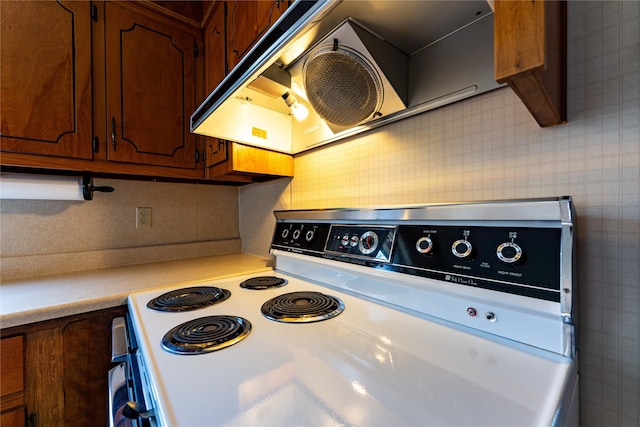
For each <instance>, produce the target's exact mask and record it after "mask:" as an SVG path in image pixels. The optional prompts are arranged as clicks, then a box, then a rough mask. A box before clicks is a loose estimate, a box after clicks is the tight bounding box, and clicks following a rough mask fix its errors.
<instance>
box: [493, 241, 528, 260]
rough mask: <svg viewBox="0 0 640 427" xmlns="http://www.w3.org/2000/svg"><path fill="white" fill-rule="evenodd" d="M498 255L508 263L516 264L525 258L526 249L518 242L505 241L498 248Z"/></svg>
mask: <svg viewBox="0 0 640 427" xmlns="http://www.w3.org/2000/svg"><path fill="white" fill-rule="evenodd" d="M496 255H497V256H498V259H499V260H500V261H502V262H504V263H506V264H516V263H517V262H518V261H522V260H523V255H524V251H523V250H522V248H521V247H520V245H518V244H517V243H513V242H504V243H502V244H501V245H500V246H498V249H496Z"/></svg>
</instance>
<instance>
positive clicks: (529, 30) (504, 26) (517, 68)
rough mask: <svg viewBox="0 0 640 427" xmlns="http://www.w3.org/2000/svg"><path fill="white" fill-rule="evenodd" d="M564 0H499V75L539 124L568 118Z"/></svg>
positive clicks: (497, 20) (552, 123)
mask: <svg viewBox="0 0 640 427" xmlns="http://www.w3.org/2000/svg"><path fill="white" fill-rule="evenodd" d="M566 7H567V5H566V2H565V1H543V0H533V1H509V0H497V1H496V2H495V19H494V38H495V78H496V81H498V83H507V84H509V86H510V87H511V88H512V89H513V90H514V92H515V93H516V94H517V95H518V96H519V97H520V99H522V102H523V103H524V104H525V106H526V107H527V108H528V109H529V111H530V112H531V114H532V115H533V117H534V118H535V119H536V121H537V122H538V124H539V125H540V126H552V125H557V124H560V123H565V122H566V120H567V83H566V81H567V66H566V57H567V52H566V51H567V9H566Z"/></svg>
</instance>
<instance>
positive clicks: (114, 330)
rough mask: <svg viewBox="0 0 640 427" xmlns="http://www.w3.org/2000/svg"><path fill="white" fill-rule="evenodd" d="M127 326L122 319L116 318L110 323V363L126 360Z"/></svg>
mask: <svg viewBox="0 0 640 427" xmlns="http://www.w3.org/2000/svg"><path fill="white" fill-rule="evenodd" d="M128 348H129V346H128V343H127V326H126V325H125V321H124V317H116V318H115V319H113V320H112V321H111V361H112V362H113V363H121V362H126V361H127V360H128V358H127V355H128V350H127V349H128Z"/></svg>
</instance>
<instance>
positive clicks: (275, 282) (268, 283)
mask: <svg viewBox="0 0 640 427" xmlns="http://www.w3.org/2000/svg"><path fill="white" fill-rule="evenodd" d="M286 284H287V281H286V280H285V279H281V278H280V277H275V276H260V277H252V278H250V279H247V280H245V281H244V282H242V283H240V287H241V288H245V289H255V290H262V289H269V288H279V287H280V286H284V285H286Z"/></svg>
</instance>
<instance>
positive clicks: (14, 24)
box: [0, 0, 92, 159]
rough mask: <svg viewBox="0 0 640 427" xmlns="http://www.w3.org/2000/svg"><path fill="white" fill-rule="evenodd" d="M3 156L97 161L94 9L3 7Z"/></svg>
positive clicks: (47, 4) (37, 4) (74, 5)
mask: <svg viewBox="0 0 640 427" xmlns="http://www.w3.org/2000/svg"><path fill="white" fill-rule="evenodd" d="M0 17H1V24H0V28H1V34H0V82H1V87H0V94H1V95H0V122H1V139H0V143H1V147H2V151H4V152H14V153H27V154H41V155H47V156H57V157H68V158H79V159H91V157H92V147H91V137H92V117H91V106H92V98H91V97H92V94H91V6H90V3H89V2H76V1H58V2H55V1H27V2H25V1H6V0H2V1H0Z"/></svg>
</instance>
